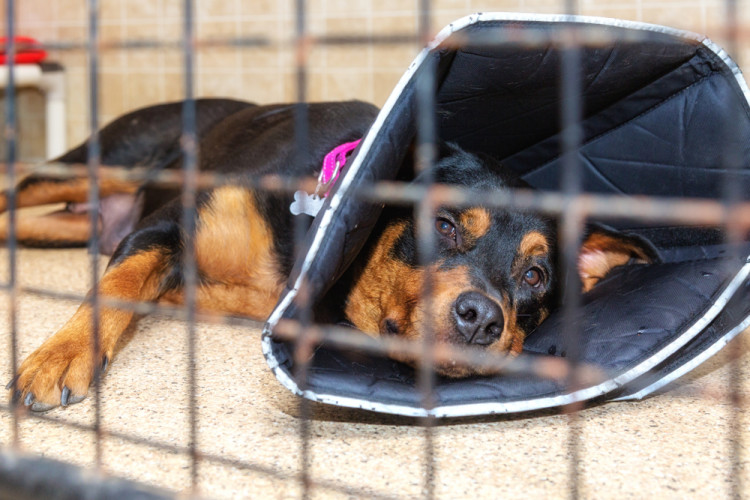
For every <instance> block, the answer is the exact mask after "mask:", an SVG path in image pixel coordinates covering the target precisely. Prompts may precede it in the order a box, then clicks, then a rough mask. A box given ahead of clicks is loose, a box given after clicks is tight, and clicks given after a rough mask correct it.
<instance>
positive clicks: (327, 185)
mask: <svg viewBox="0 0 750 500" xmlns="http://www.w3.org/2000/svg"><path fill="white" fill-rule="evenodd" d="M360 142H362V139H357V140H356V141H353V142H346V143H344V144H341V145H340V146H336V147H335V148H333V149H332V150H331V152H330V153H328V154H327V155H326V157H325V158H323V168H322V169H321V171H320V175H319V176H318V188H323V189H322V191H323V192H322V193H317V190H316V193H317V194H319V195H320V196H321V197H323V196H328V192H329V191H330V190H331V187H332V186H333V184H334V183H335V182H336V179H338V177H339V173H341V169H343V168H344V165H346V158H347V155H348V154H349V153H351V152H352V151H353V150H354V149H355V148H356V147H357V146H358V145H359V143H360Z"/></svg>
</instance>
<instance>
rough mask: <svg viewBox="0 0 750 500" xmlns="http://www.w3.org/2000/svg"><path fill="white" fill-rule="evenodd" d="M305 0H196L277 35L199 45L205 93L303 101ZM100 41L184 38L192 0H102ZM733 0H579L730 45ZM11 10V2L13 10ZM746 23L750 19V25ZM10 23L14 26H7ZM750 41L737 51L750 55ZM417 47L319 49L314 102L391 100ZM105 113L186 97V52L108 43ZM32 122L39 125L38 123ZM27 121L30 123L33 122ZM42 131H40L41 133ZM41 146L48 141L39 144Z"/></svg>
mask: <svg viewBox="0 0 750 500" xmlns="http://www.w3.org/2000/svg"><path fill="white" fill-rule="evenodd" d="M294 3H295V2H294V0H195V4H196V13H197V34H198V37H199V39H201V40H211V39H212V38H216V37H226V36H230V37H234V36H241V37H252V36H260V37H267V38H268V39H269V40H270V41H271V42H272V44H271V45H270V46H268V47H263V48H250V49H247V48H246V49H241V48H218V47H202V48H200V50H199V51H198V56H197V71H196V80H195V89H196V94H197V95H198V96H234V97H239V98H243V99H249V100H254V101H258V102H274V101H290V100H294V99H295V96H296V90H295V85H294V52H293V50H292V48H291V47H290V40H291V37H292V36H293V34H294V31H293V30H294V10H293V9H294ZM418 3H419V2H418V1H417V0H308V2H307V5H308V21H309V22H308V27H309V30H310V31H311V32H312V33H313V34H315V35H345V34H349V35H351V34H354V35H363V34H365V35H369V34H388V33H394V32H395V33H401V34H408V33H414V32H415V30H416V29H417V22H418V21H417V19H418V16H417V6H418ZM16 4H17V6H18V7H17V32H18V33H19V34H25V35H30V36H34V37H37V38H38V39H40V40H42V41H78V42H84V41H85V39H86V22H87V21H86V20H87V17H86V4H87V2H86V0H17V1H16ZM99 4H100V6H101V7H100V23H101V28H100V29H101V39H102V41H104V42H107V41H121V40H137V39H157V40H162V41H175V42H177V41H178V40H179V38H180V33H181V22H182V20H181V6H182V0H100V2H99ZM724 4H725V2H724V1H722V0H634V1H625V0H620V1H618V0H580V1H579V10H580V13H581V14H587V15H598V16H607V17H619V18H624V19H630V20H637V21H647V22H654V23H660V24H667V25H671V26H675V27H679V28H684V29H689V30H693V31H698V32H702V33H708V34H709V35H710V36H711V37H712V38H714V39H715V41H717V42H719V43H722V41H723V36H722V31H721V27H722V25H723V24H722V23H723V19H724ZM432 6H433V11H434V16H433V25H434V27H435V30H437V29H439V28H440V27H442V26H443V25H445V24H447V23H448V22H450V21H452V20H454V19H457V18H459V17H462V16H464V15H466V14H469V13H472V12H477V11H491V10H502V11H517V12H545V13H559V12H561V11H562V10H563V9H564V2H563V0H433V1H432ZM748 10H750V0H741V1H740V11H741V13H742V15H741V18H740V20H741V21H745V22H746V21H748V20H750V14H748V12H747V11H748ZM3 12H4V10H3ZM745 24H746V25H747V23H745ZM3 26H4V23H3ZM746 45H747V44H745V46H743V50H742V51H741V53H740V54H739V55H738V57H737V59H739V60H740V62H743V61H746V60H750V57H748V54H747V52H748V51H747V47H746ZM417 49H418V47H417V46H416V45H415V44H411V43H404V44H400V45H389V46H379V47H371V46H349V47H335V48H334V47H313V48H312V49H311V52H310V57H309V70H310V75H309V91H308V99H309V100H328V99H331V100H333V99H345V98H353V97H356V98H359V99H363V100H368V101H372V102H374V103H376V104H379V105H380V104H382V103H383V102H384V101H385V99H386V97H387V96H388V94H389V92H390V91H391V89H392V88H393V86H394V85H395V83H396V81H397V80H398V78H399V77H400V75H401V74H402V73H403V71H404V70H405V69H406V67H407V66H408V64H409V62H410V61H411V60H412V58H413V57H414V55H415V54H416V52H417ZM50 59H51V60H55V61H58V62H60V63H62V64H63V65H64V66H65V68H66V72H67V78H68V89H67V104H68V109H69V115H68V130H67V135H68V143H69V145H73V144H74V143H76V142H79V141H81V140H82V139H83V138H85V136H86V135H87V130H88V125H87V109H88V108H87V106H88V101H87V99H88V98H87V67H86V56H85V53H84V52H82V51H80V50H78V51H55V52H52V53H51V54H50ZM100 76H101V94H100V105H101V107H100V111H101V115H100V119H101V122H102V123H104V122H106V121H109V120H111V119H112V118H114V117H116V116H117V115H119V114H121V113H122V112H124V111H126V110H130V109H133V108H136V107H139V106H143V105H146V104H149V103H154V102H160V101H165V100H170V99H179V98H180V97H181V96H182V92H183V87H182V86H183V76H182V59H181V54H180V52H179V50H177V49H147V50H146V49H144V50H129V51H126V50H121V49H110V50H103V51H102V53H101V74H100ZM40 102H41V101H40V100H39V99H38V98H37V97H35V96H22V99H21V112H22V113H26V114H28V117H27V118H23V119H22V143H26V144H27V146H26V147H22V153H24V154H27V155H28V154H30V153H29V151H30V150H33V149H34V147H36V146H34V147H29V146H28V144H32V143H34V144H36V143H38V144H42V143H41V141H40V135H39V132H38V131H39V130H40V128H39V127H35V126H33V121H34V119H35V117H36V119H39V116H40V115H39V111H38V109H37V110H34V109H33V108H34V106H37V107H38V106H39V105H40V104H39V103H40ZM30 120H31V122H32V125H29V124H28V123H27V122H29V121H30ZM24 124H25V125H24ZM32 133H33V134H34V137H29V136H30V135H31V134H32ZM37 149H38V148H37Z"/></svg>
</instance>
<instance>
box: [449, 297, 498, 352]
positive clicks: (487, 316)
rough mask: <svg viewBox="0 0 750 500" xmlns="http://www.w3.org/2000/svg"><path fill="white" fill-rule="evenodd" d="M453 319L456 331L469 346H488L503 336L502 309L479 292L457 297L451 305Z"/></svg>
mask: <svg viewBox="0 0 750 500" xmlns="http://www.w3.org/2000/svg"><path fill="white" fill-rule="evenodd" d="M453 317H454V319H455V320H456V326H457V327H458V331H459V332H460V333H461V335H463V336H464V338H465V339H466V342H467V343H469V344H478V345H489V344H491V343H493V342H494V341H496V340H497V339H499V338H500V336H501V335H502V334H503V326H504V318H503V311H502V309H500V306H499V305H498V304H497V303H496V302H495V301H494V300H492V299H490V298H489V297H487V296H486V295H484V294H481V293H479V292H464V293H462V294H461V295H459V296H458V298H457V299H456V302H454V304H453Z"/></svg>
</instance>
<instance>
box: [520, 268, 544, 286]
mask: <svg viewBox="0 0 750 500" xmlns="http://www.w3.org/2000/svg"><path fill="white" fill-rule="evenodd" d="M523 280H524V281H525V282H526V283H527V284H528V285H529V286H532V287H534V288H536V287H538V286H539V285H540V284H541V283H542V271H541V270H539V268H538V267H532V268H529V269H528V270H527V271H526V272H525V273H524V275H523Z"/></svg>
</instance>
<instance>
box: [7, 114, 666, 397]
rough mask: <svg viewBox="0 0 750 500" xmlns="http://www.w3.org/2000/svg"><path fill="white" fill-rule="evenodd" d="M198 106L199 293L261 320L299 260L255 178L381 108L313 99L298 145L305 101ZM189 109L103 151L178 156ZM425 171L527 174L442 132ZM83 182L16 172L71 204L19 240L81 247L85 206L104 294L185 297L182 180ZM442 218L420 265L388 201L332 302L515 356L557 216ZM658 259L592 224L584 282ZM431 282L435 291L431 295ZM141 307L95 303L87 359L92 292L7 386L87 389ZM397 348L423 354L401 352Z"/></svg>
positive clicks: (353, 313) (111, 132)
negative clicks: (218, 178) (102, 260)
mask: <svg viewBox="0 0 750 500" xmlns="http://www.w3.org/2000/svg"><path fill="white" fill-rule="evenodd" d="M195 105H196V133H197V137H198V140H199V155H198V160H197V162H198V168H199V169H200V171H203V172H209V171H213V172H216V173H217V174H222V176H224V177H223V178H224V179H225V181H224V182H223V183H220V184H218V185H215V186H212V187H210V188H206V189H199V190H198V192H197V195H196V213H195V217H194V220H193V222H194V224H195V233H194V240H193V241H194V255H195V263H196V265H197V271H198V280H199V286H198V287H197V290H196V294H195V304H196V307H197V308H198V309H199V310H202V311H217V312H222V313H226V314H235V315H242V316H247V317H250V318H254V319H257V320H264V319H266V318H267V316H268V315H269V314H270V312H271V311H272V309H273V307H274V306H275V305H276V303H277V300H278V299H279V296H280V294H281V292H282V289H283V285H284V283H285V281H286V279H287V276H288V275H289V273H290V272H291V268H292V265H293V261H294V241H293V237H292V236H291V235H293V234H294V226H295V216H294V215H292V214H291V213H290V210H289V206H290V203H291V201H292V200H291V195H290V194H288V193H285V192H278V191H274V192H270V191H264V190H260V189H257V188H255V187H254V182H253V181H254V180H256V179H258V178H259V177H261V176H264V175H267V174H277V175H281V176H287V177H293V178H303V177H307V176H315V175H317V174H318V172H319V171H320V169H321V162H322V161H323V158H324V156H325V155H326V153H327V152H329V151H331V150H332V149H333V148H335V147H336V146H337V145H340V144H343V143H346V142H350V141H354V140H357V139H359V138H361V137H363V136H364V135H365V134H366V132H367V130H368V129H369V126H370V124H371V123H372V122H373V121H374V119H375V117H376V114H377V112H378V110H377V108H375V107H374V106H372V105H369V104H365V103H362V102H357V101H352V102H339V103H312V104H306V105H304V107H303V109H304V112H305V115H306V117H307V123H308V139H309V143H308V145H307V146H308V147H306V148H303V149H301V150H299V149H296V148H295V147H294V145H295V142H294V141H295V105H263V106H261V105H255V104H252V103H247V102H241V101H234V100H227V99H201V100H197V101H196V103H195ZM182 106H183V104H182V103H180V102H174V103H168V104H163V105H157V106H151V107H148V108H144V109H141V110H138V111H135V112H132V113H129V114H127V115H124V116H123V117H120V118H118V119H117V120H115V121H114V122H112V123H111V124H109V125H108V126H106V127H104V128H103V129H102V130H101V131H100V134H99V140H100V144H101V164H102V165H103V166H105V167H106V166H108V165H119V166H125V167H145V168H146V169H147V171H148V172H149V173H158V172H161V171H163V170H168V169H179V168H180V167H181V165H182V157H181V151H182V149H181V131H182V118H181V110H182ZM300 151H303V152H304V155H303V156H301V155H300ZM87 155H88V149H87V145H86V144H83V145H81V146H79V147H77V148H75V149H73V150H71V151H70V152H68V153H66V154H65V155H63V156H62V157H60V158H59V159H58V160H57V161H58V162H62V163H85V162H86V161H87ZM422 175H429V177H430V178H431V179H433V180H434V182H437V183H440V184H447V185H453V186H465V187H468V188H471V189H478V190H506V189H511V188H516V187H527V186H526V185H525V184H524V183H523V182H522V181H521V180H519V179H517V178H516V177H515V176H514V175H513V174H512V173H511V172H508V171H507V170H506V169H505V168H504V167H503V166H502V164H501V163H500V162H498V161H497V160H495V159H493V158H490V157H488V156H485V155H482V154H478V153H471V152H467V151H464V150H463V149H461V148H460V147H459V146H457V145H455V144H445V145H442V146H441V154H440V158H439V161H437V162H436V164H435V166H434V168H433V169H432V170H431V171H430V172H429V173H428V174H422ZM419 181H420V178H419V177H418V178H417V179H416V182H419ZM89 189H90V186H89V181H88V179H87V178H83V177H72V178H56V177H53V176H48V175H31V176H29V177H27V178H26V179H24V180H22V181H21V182H20V183H19V184H18V186H17V187H16V190H15V198H16V205H17V206H18V207H27V206H33V205H41V204H47V203H58V202H64V203H67V206H66V208H65V209H64V210H61V211H58V212H54V213H51V214H48V215H45V216H41V217H36V218H31V219H25V218H19V220H18V224H17V234H16V237H17V241H18V242H19V243H21V244H23V245H29V246H45V247H55V246H75V245H86V243H87V242H88V240H89V238H90V237H91V235H92V234H91V231H92V229H91V227H90V224H89V221H90V213H89V211H90V210H98V211H99V217H98V220H99V224H98V227H96V228H95V229H94V230H95V231H97V234H98V237H99V242H100V251H101V252H102V253H107V254H111V259H110V261H109V264H108V266H107V269H106V271H105V273H104V275H103V277H102V278H101V281H100V283H99V285H98V292H99V294H100V295H101V296H103V297H106V298H110V299H119V300H122V301H152V302H162V303H170V304H180V303H183V301H184V295H185V290H184V270H183V254H184V243H185V234H186V233H185V228H184V227H183V223H184V221H183V210H182V205H181V200H180V193H181V188H180V186H177V185H175V186H166V187H165V186H164V185H163V184H160V183H156V182H153V181H152V180H149V179H148V178H147V179H146V180H145V181H144V180H140V181H132V182H131V181H121V180H111V179H110V178H109V177H108V178H106V179H104V180H102V181H101V182H100V184H99V191H100V197H101V203H100V204H99V206H98V207H92V206H90V205H89V204H88V193H89ZM7 208H8V207H7V199H6V198H0V211H5V210H7ZM389 210H390V211H389ZM433 229H434V236H433V239H434V241H435V242H436V247H435V249H434V252H433V253H434V255H433V257H434V258H433V259H432V260H431V261H429V262H427V263H420V261H419V259H418V253H419V252H418V251H417V236H416V226H415V221H414V217H413V215H412V210H411V209H388V210H386V211H385V212H384V213H383V215H382V216H381V217H380V221H379V223H378V225H377V226H376V228H375V229H374V231H373V233H372V236H371V237H370V239H369V241H368V242H367V243H366V245H365V247H364V249H363V250H362V251H361V252H360V254H359V255H358V257H357V259H356V260H355V262H354V264H352V265H351V266H350V268H349V270H348V271H347V273H346V274H345V276H344V277H343V278H342V279H341V280H340V282H339V283H338V284H337V285H336V287H335V288H334V291H332V292H331V294H333V296H332V297H333V298H331V297H329V298H328V299H327V300H328V301H329V302H332V303H336V304H337V305H338V309H339V310H340V313H341V314H342V316H343V318H344V320H345V321H346V322H348V323H350V324H351V325H353V326H354V327H356V328H357V329H359V330H361V331H362V332H365V333H366V334H369V335H372V336H400V337H403V338H405V339H412V340H418V339H420V338H422V336H423V335H424V333H423V332H424V331H425V328H427V326H428V324H429V327H430V328H431V330H432V332H433V333H434V339H435V342H437V343H438V344H440V343H445V344H450V345H461V346H463V345H472V346H475V347H478V348H482V349H486V350H487V351H490V352H497V353H505V354H508V355H509V356H513V355H516V354H518V353H520V352H521V350H522V348H523V341H524V338H525V337H526V336H527V335H528V334H529V333H530V332H531V331H532V330H534V329H535V328H536V327H537V326H538V325H539V324H540V323H541V322H542V321H543V320H544V319H545V318H546V317H547V315H548V314H549V311H550V309H551V308H552V307H553V306H554V303H555V300H556V299H555V297H556V296H557V294H558V290H557V288H558V284H559V283H558V282H559V281H560V280H559V278H558V274H559V270H558V269H557V263H556V260H557V251H556V247H557V243H556V240H557V237H556V230H555V223H554V221H553V220H551V219H549V218H546V217H543V216H540V215H537V214H533V213H527V212H516V211H512V210H504V209H497V208H488V207H483V206H481V205H477V206H468V207H461V208H454V207H449V206H443V207H439V208H438V209H437V210H436V213H435V214H434V224H433ZM3 231H4V232H5V233H7V228H4V229H2V231H0V238H7V234H3ZM657 259H658V254H657V252H656V249H655V248H654V247H653V245H651V244H650V243H649V242H648V241H646V240H644V239H642V238H640V237H638V236H633V235H627V234H623V233H620V232H617V231H614V230H609V229H606V228H603V227H595V228H593V229H590V230H589V231H588V234H587V235H586V237H585V239H584V241H583V244H582V246H581V251H580V254H579V260H578V264H579V265H578V272H579V278H580V282H581V287H582V289H583V290H584V291H587V290H590V289H591V288H592V287H593V286H594V285H595V284H596V283H597V282H598V281H600V280H601V279H602V278H603V277H605V276H606V275H607V274H608V273H609V271H610V270H611V269H612V268H614V267H617V266H620V265H623V264H627V263H644V264H645V263H650V262H654V261H655V260H657ZM425 283H429V288H428V289H429V292H430V293H429V298H428V300H425V298H424V297H423V295H424V287H425ZM133 316H134V313H133V312H132V311H129V310H123V309H117V308H114V307H109V306H106V305H103V306H102V307H101V308H100V311H99V321H100V323H99V352H100V353H101V355H100V357H99V358H98V359H93V348H92V328H93V326H92V325H93V322H92V308H91V305H90V304H89V303H87V302H84V303H83V304H82V305H81V306H80V308H79V309H78V310H77V312H76V313H75V314H74V315H73V317H72V318H70V319H69V320H68V321H67V322H66V323H65V324H64V325H63V326H62V327H61V328H60V330H59V331H58V332H57V333H55V334H54V335H53V336H52V337H50V338H49V339H48V340H47V341H45V342H44V343H43V344H42V345H41V346H40V347H39V348H38V349H36V350H35V351H34V352H33V353H32V354H30V355H29V356H28V357H27V358H26V359H25V360H24V361H23V362H22V364H21V365H20V367H19V368H18V372H17V374H16V375H15V377H14V378H13V379H12V380H11V382H10V383H9V384H8V386H7V389H9V390H10V391H11V399H12V400H13V401H14V402H15V403H18V404H23V405H24V406H25V407H29V408H30V409H31V410H34V411H45V410H49V409H51V408H53V407H55V406H58V405H62V406H67V405H69V404H72V403H77V402H79V401H80V400H82V399H83V398H84V397H85V396H86V394H87V392H88V388H89V385H90V384H91V382H92V380H93V378H94V376H95V372H96V371H98V370H101V371H103V370H104V369H106V367H107V366H108V364H109V362H110V361H111V360H112V358H113V355H114V352H115V346H116V345H117V343H118V340H119V339H120V337H121V335H122V334H123V332H124V331H125V329H126V327H127V326H128V324H129V323H130V322H131V320H132V319H133ZM392 357H394V358H395V359H398V360H400V361H404V362H407V363H412V364H413V363H415V362H416V360H415V359H411V358H409V357H407V356H405V355H399V354H398V353H393V354H392ZM435 369H436V371H437V372H438V373H439V374H440V375H443V376H447V377H465V376H467V375H473V374H480V375H481V374H482V371H481V370H478V369H475V368H472V367H470V366H462V365H460V364H457V363H455V362H446V363H438V364H437V366H436V367H435Z"/></svg>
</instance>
